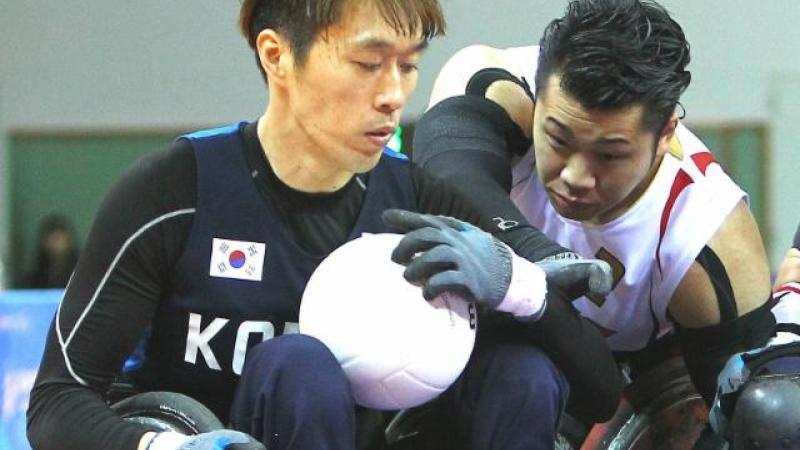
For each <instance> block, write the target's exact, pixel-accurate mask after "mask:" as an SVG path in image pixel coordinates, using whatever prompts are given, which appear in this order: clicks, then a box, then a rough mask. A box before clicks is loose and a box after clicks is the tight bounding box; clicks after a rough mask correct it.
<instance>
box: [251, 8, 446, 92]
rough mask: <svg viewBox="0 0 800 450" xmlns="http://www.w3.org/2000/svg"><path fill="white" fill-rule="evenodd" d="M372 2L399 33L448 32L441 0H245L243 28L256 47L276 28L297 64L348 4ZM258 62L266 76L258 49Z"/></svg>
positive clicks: (427, 34) (430, 34)
mask: <svg viewBox="0 0 800 450" xmlns="http://www.w3.org/2000/svg"><path fill="white" fill-rule="evenodd" d="M359 2H361V3H372V4H373V5H374V6H375V8H376V9H377V10H378V12H379V13H380V15H381V16H382V18H383V20H385V21H386V23H388V24H389V25H391V26H392V28H394V29H395V30H396V31H397V32H398V33H401V34H403V35H406V36H411V35H414V34H417V33H420V34H421V35H422V38H423V39H426V40H427V39H430V38H432V37H435V36H439V35H442V34H444V30H445V20H444V14H443V13H442V9H441V6H440V5H439V0H401V1H397V0H368V2H364V1H363V0H244V1H243V2H242V7H241V10H240V13H239V29H240V31H241V32H242V35H244V38H245V39H246V40H247V43H248V44H249V45H250V47H251V48H252V49H254V50H255V49H256V39H257V38H258V34H259V33H261V31H263V30H266V29H273V30H275V31H277V32H278V33H281V34H282V35H283V36H285V37H286V38H287V40H288V41H289V46H290V48H291V50H292V53H293V54H294V59H295V62H296V64H298V65H300V66H302V65H303V63H305V60H306V57H307V56H308V52H309V50H310V49H311V44H312V43H313V42H314V39H316V38H317V36H318V35H319V34H320V32H321V31H322V30H324V29H325V28H327V27H329V26H331V25H334V24H336V23H338V21H339V20H340V19H341V18H342V15H343V12H344V6H345V5H348V6H350V7H353V6H355V5H357V4H358V3H359ZM256 62H258V67H259V68H260V69H261V71H262V75H264V76H265V79H266V74H264V73H263V72H264V70H263V68H262V67H261V63H260V61H259V58H258V52H256Z"/></svg>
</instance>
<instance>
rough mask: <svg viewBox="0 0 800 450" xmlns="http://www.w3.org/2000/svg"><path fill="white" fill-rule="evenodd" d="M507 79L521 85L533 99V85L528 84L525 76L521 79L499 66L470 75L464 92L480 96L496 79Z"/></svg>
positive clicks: (483, 94)
mask: <svg viewBox="0 0 800 450" xmlns="http://www.w3.org/2000/svg"><path fill="white" fill-rule="evenodd" d="M500 80H506V81H511V82H512V83H516V84H517V85H519V86H520V87H521V88H522V89H523V90H524V91H525V93H526V94H527V95H528V97H530V98H531V100H532V99H533V93H532V92H531V87H530V86H529V85H528V82H527V81H525V79H524V78H522V79H520V78H518V77H516V76H514V75H513V74H512V73H511V72H509V71H507V70H505V69H501V68H499V67H487V68H485V69H481V70H479V71H477V72H475V74H474V75H472V77H470V79H469V81H468V82H467V87H466V89H465V90H464V93H465V94H467V95H477V96H479V97H485V96H486V90H487V89H489V86H491V85H492V83H494V82H495V81H500Z"/></svg>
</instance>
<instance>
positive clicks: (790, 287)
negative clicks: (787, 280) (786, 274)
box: [775, 283, 800, 294]
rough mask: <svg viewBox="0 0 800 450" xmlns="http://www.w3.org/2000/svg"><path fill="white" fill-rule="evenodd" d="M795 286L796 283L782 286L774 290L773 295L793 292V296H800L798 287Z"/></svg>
mask: <svg viewBox="0 0 800 450" xmlns="http://www.w3.org/2000/svg"><path fill="white" fill-rule="evenodd" d="M796 285H797V283H792V284H784V285H783V286H781V287H779V288H778V289H775V293H776V294H777V293H780V292H794V293H795V294H800V287H798V286H796Z"/></svg>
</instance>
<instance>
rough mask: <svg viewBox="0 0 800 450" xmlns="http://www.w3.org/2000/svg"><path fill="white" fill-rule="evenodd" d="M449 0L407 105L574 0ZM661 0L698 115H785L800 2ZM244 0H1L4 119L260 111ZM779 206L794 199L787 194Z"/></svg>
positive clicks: (198, 122) (184, 117)
mask: <svg viewBox="0 0 800 450" xmlns="http://www.w3.org/2000/svg"><path fill="white" fill-rule="evenodd" d="M442 2H443V5H444V8H445V12H446V15H447V18H448V22H449V31H448V36H447V37H446V38H444V39H441V40H438V41H435V42H433V43H432V45H431V48H430V50H429V51H428V55H426V59H425V60H424V61H423V64H422V66H421V76H420V86H419V89H418V92H417V94H416V96H415V97H414V99H413V100H412V101H411V102H410V104H409V106H408V108H407V114H406V116H407V118H411V117H414V116H416V115H418V114H419V113H420V112H421V111H422V109H423V108H424V106H425V104H426V98H427V96H428V93H429V92H430V88H431V85H432V81H433V77H434V75H435V71H436V69H437V68H438V67H440V66H441V64H443V62H444V60H445V59H446V57H447V56H448V55H450V54H452V52H453V51H455V49H457V48H460V47H463V46H465V45H467V44H470V43H476V42H482V43H488V44H493V45H498V46H511V45H525V44H530V43H533V42H535V41H536V40H537V39H538V36H539V34H540V33H541V30H542V29H543V27H544V25H545V24H546V23H547V22H548V21H549V20H550V19H551V18H553V17H556V16H558V15H560V14H561V12H562V10H563V8H564V6H565V5H566V0H494V1H487V0H442ZM662 3H663V4H664V5H665V6H666V7H667V9H669V10H670V11H671V12H672V13H673V14H674V16H675V17H676V18H677V20H678V21H679V22H680V23H681V24H682V25H683V26H684V29H685V31H686V34H687V35H688V37H689V40H690V42H691V43H692V51H693V58H692V61H693V62H692V64H691V65H690V69H691V70H692V72H693V83H692V86H691V87H690V88H689V90H688V92H687V93H686V95H685V97H684V102H683V103H684V105H685V107H686V110H687V113H688V121H689V122H695V123H696V122H720V121H769V120H774V119H780V118H782V117H783V116H782V115H779V114H773V113H772V112H771V111H770V103H769V101H768V100H769V92H771V91H772V89H773V83H774V82H775V80H776V79H780V76H781V75H780V74H785V73H792V72H800V58H798V54H800V27H797V25H796V23H797V20H798V19H800V2H798V1H796V0H770V1H769V2H752V1H750V0H725V1H724V2H722V1H697V0H663V1H662ZM239 4H240V2H239V0H170V1H163V0H139V1H137V2H134V3H120V2H109V1H105V0H83V1H81V2H57V1H56V2H54V1H45V0H25V1H23V0H0V26H1V28H0V29H2V30H3V39H1V40H0V89H2V91H0V99H3V103H4V108H5V116H6V126H7V127H8V128H11V129H42V128H44V129H48V128H50V129H52V128H59V129H61V128H79V129H80V128H91V129H97V128H139V127H158V128H174V127H195V126H206V125H216V124H222V123H227V122H231V121H234V120H239V119H242V118H245V119H246V118H254V117H256V116H257V115H258V114H259V113H260V112H261V111H262V110H263V108H264V102H265V101H266V100H265V89H264V87H263V84H262V82H261V80H260V75H259V73H258V70H257V68H256V67H255V64H254V62H253V60H252V55H251V53H250V51H249V49H248V48H247V47H246V45H245V43H244V41H243V39H242V38H241V37H240V36H239V35H238V34H237V30H236V17H237V12H238V7H239ZM776 126H779V125H776ZM0 132H1V130H0ZM772 151H773V155H772V158H771V161H772V164H773V167H776V168H781V167H787V166H786V164H796V163H797V161H796V160H794V159H792V158H791V155H790V153H791V151H792V149H791V148H790V147H784V144H783V141H777V140H776V141H775V142H774V146H773V148H772ZM787 152H788V153H787ZM794 167H796V166H794ZM781 186H782V185H779V186H778V187H775V188H773V189H772V193H773V196H776V197H777V196H780V195H781V194H782V193H783V192H787V191H786V189H787V187H785V186H784V187H781ZM0 196H2V192H1V191H0ZM772 205H773V206H774V207H776V208H777V207H778V206H782V207H791V205H785V204H784V203H783V202H781V201H778V200H776V201H772ZM0 206H2V203H0ZM2 223H3V222H2V221H0V232H2V231H3V230H2V227H3V224H2ZM775 232H776V233H777V235H776V236H775V237H776V239H777V241H778V242H785V241H786V239H788V238H787V237H786V236H784V233H785V230H783V229H776V230H775ZM1 234H2V233H0V235H1Z"/></svg>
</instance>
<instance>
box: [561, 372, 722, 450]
mask: <svg viewBox="0 0 800 450" xmlns="http://www.w3.org/2000/svg"><path fill="white" fill-rule="evenodd" d="M625 399H626V400H624V401H623V403H622V404H621V405H620V407H619V409H618V411H617V413H616V415H615V416H614V418H612V419H611V421H609V422H607V423H605V424H601V425H598V426H596V427H595V428H593V429H592V430H591V431H590V432H589V435H588V436H587V438H586V441H585V442H583V444H582V445H581V446H577V447H574V448H581V449H582V450H653V449H658V450H684V449H686V450H689V449H691V448H692V447H693V445H694V443H695V441H696V440H697V438H698V437H699V435H700V433H701V432H702V430H703V428H704V427H705V424H706V421H707V417H708V408H707V406H706V404H705V402H704V400H703V398H702V397H701V396H700V394H698V393H697V391H696V390H695V388H694V386H693V385H692V383H691V380H690V379H689V375H688V372H687V371H686V367H685V365H684V364H683V361H682V360H679V359H671V360H667V361H665V362H663V363H661V364H659V365H658V366H655V367H654V368H652V369H651V370H649V371H648V372H647V373H645V374H642V376H640V377H639V378H637V379H636V381H634V382H633V383H632V384H631V385H629V386H628V387H627V388H626V389H625Z"/></svg>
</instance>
